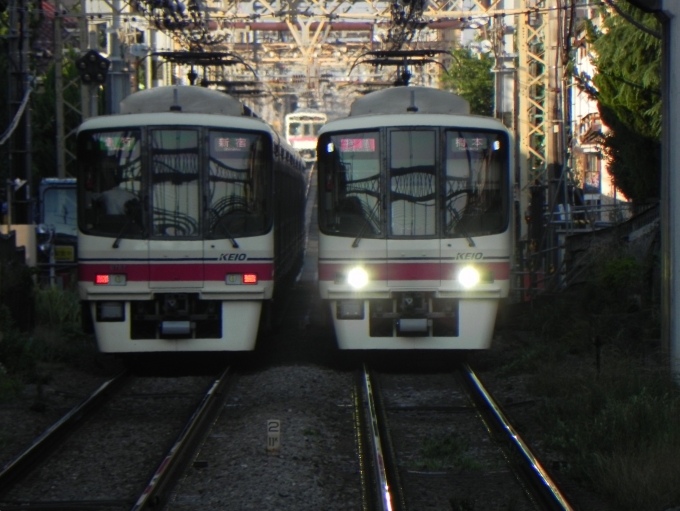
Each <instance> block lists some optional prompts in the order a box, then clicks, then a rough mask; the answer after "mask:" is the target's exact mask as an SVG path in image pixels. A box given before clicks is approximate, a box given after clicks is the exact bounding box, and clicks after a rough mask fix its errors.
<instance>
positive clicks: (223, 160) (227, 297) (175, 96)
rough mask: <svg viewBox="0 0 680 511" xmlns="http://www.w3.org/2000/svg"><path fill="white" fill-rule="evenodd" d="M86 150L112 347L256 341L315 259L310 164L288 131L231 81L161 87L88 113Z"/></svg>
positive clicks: (99, 313)
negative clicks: (267, 313)
mask: <svg viewBox="0 0 680 511" xmlns="http://www.w3.org/2000/svg"><path fill="white" fill-rule="evenodd" d="M78 161H79V174H78V256H79V258H78V261H79V292H80V298H81V300H82V301H83V303H84V304H85V306H86V307H85V308H84V311H85V312H86V313H89V315H90V316H91V319H92V320H93V325H94V331H95V334H96V338H97V343H98V347H99V350H100V351H102V352H107V353H142V352H205V351H217V352H223V351H249V350H252V349H253V348H254V347H255V342H256V338H257V335H258V325H259V321H260V316H261V313H262V311H263V304H268V303H270V301H271V300H272V297H273V296H274V292H275V291H276V290H277V286H280V285H281V283H282V282H283V281H284V279H286V278H289V277H290V276H291V275H293V276H294V274H295V272H296V271H297V270H298V269H299V267H300V264H301V262H302V258H303V249H304V247H303V244H304V236H303V226H304V203H305V194H306V189H307V188H306V183H305V179H306V177H305V176H306V173H305V167H304V162H303V161H302V159H301V158H300V157H299V156H298V155H297V153H296V151H295V150H293V148H292V147H291V146H290V145H289V144H288V143H287V142H286V141H285V139H284V138H283V137H281V136H279V134H278V133H276V132H275V131H274V130H273V129H272V128H271V127H270V126H269V125H268V124H266V123H265V122H263V121H262V120H261V119H258V118H256V117H254V116H252V115H249V113H248V110H247V109H246V108H244V106H243V104H241V103H240V102H239V101H237V100H236V99H234V98H232V97H230V96H228V95H226V94H222V93H220V92H217V91H213V90H208V89H203V88H200V87H189V86H181V87H159V88H155V89H150V90H147V91H141V92H137V93H135V94H133V95H131V96H129V97H128V98H126V99H125V100H124V101H123V102H122V103H121V113H120V114H117V115H110V116H102V117H96V118H92V119H89V120H87V121H86V122H84V123H83V124H82V125H81V127H80V129H79V133H78ZM289 280H290V279H289Z"/></svg>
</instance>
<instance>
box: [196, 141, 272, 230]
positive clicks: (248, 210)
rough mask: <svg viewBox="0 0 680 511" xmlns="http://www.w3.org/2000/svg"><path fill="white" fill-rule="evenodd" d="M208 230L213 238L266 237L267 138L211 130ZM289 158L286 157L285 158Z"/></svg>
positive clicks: (267, 189) (267, 224)
mask: <svg viewBox="0 0 680 511" xmlns="http://www.w3.org/2000/svg"><path fill="white" fill-rule="evenodd" d="M209 140H210V153H209V154H210V163H209V178H208V196H207V204H206V210H207V212H208V213H207V218H206V221H207V230H208V236H210V237H211V238H224V237H234V238H238V237H241V236H254V235H258V234H264V233H265V232H266V230H267V228H268V226H269V223H270V216H271V215H270V214H269V212H268V207H269V206H268V204H270V203H271V201H268V197H269V195H270V192H269V189H270V182H271V179H269V178H268V176H269V175H270V172H269V169H270V165H269V164H268V155H270V154H271V152H270V149H269V147H271V146H270V145H268V144H266V139H265V137H264V135H261V134H255V133H242V132H233V131H221V130H220V131H218V130H212V131H210V137H209ZM283 156H285V154H284V155H283Z"/></svg>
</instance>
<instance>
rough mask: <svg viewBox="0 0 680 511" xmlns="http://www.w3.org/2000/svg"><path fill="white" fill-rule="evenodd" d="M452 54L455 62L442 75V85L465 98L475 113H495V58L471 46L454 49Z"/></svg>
mask: <svg viewBox="0 0 680 511" xmlns="http://www.w3.org/2000/svg"><path fill="white" fill-rule="evenodd" d="M451 55H452V56H453V64H451V67H450V69H448V70H447V72H446V73H445V74H444V75H443V76H442V87H443V88H444V89H447V90H450V91H452V92H455V93H456V94H458V95H459V96H462V97H463V98H465V99H466V100H467V101H468V102H469V103H470V111H471V112H472V113H473V114H478V115H493V97H494V79H493V73H492V72H491V67H492V66H493V59H492V58H491V57H489V56H488V55H486V54H480V55H476V54H475V53H473V52H472V50H470V49H469V48H459V49H456V50H453V51H452V52H451Z"/></svg>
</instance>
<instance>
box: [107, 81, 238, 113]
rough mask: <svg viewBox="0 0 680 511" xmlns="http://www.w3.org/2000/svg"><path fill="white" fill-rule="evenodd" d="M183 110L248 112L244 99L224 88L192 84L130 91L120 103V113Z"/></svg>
mask: <svg viewBox="0 0 680 511" xmlns="http://www.w3.org/2000/svg"><path fill="white" fill-rule="evenodd" d="M159 112H182V113H191V114H213V115H232V116H243V115H247V113H246V111H245V109H244V107H243V103H241V102H240V101H238V100H237V99H235V98H233V97H232V96H229V95H227V94H224V93H223V92H218V91H214V90H211V89H205V88H203V87H195V86H191V85H170V86H165V87H154V88H152V89H147V90H143V91H139V92H135V93H134V94H131V95H129V96H128V97H126V98H125V99H123V101H121V103H120V113H121V114H149V113H159Z"/></svg>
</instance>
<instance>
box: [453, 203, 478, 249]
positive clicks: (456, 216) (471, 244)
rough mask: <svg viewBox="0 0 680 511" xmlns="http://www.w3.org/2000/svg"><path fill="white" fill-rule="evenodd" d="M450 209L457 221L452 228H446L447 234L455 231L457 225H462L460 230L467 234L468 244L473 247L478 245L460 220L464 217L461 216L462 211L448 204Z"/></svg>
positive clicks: (464, 234)
mask: <svg viewBox="0 0 680 511" xmlns="http://www.w3.org/2000/svg"><path fill="white" fill-rule="evenodd" d="M448 209H449V211H450V212H451V214H452V215H453V216H454V218H455V219H456V223H455V224H454V225H453V226H451V228H448V229H446V232H447V234H449V233H451V231H453V229H454V228H455V227H457V226H460V232H461V233H462V234H463V236H465V239H466V240H467V242H468V245H469V246H471V247H475V246H476V245H475V241H474V240H473V239H472V238H471V237H470V235H469V234H468V232H467V229H465V227H464V226H463V224H461V223H460V221H461V220H462V217H461V216H460V213H459V212H458V210H457V209H456V208H455V207H454V206H451V205H449V206H448Z"/></svg>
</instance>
